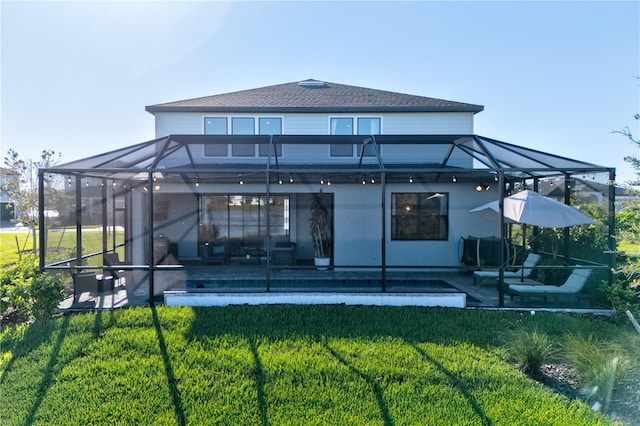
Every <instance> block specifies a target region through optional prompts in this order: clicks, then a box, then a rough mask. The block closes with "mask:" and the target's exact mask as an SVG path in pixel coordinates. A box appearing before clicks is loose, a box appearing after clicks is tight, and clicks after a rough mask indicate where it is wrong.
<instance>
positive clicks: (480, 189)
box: [476, 184, 483, 192]
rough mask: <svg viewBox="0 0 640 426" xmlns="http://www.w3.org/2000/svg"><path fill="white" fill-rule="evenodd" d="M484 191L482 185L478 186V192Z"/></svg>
mask: <svg viewBox="0 0 640 426" xmlns="http://www.w3.org/2000/svg"><path fill="white" fill-rule="evenodd" d="M482 190H483V188H482V185H480V184H477V185H476V191H478V192H480V191H482Z"/></svg>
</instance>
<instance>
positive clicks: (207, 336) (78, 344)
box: [0, 306, 640, 426]
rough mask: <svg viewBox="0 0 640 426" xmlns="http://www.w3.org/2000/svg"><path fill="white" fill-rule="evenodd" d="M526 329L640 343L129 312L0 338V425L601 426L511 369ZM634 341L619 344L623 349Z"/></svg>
mask: <svg viewBox="0 0 640 426" xmlns="http://www.w3.org/2000/svg"><path fill="white" fill-rule="evenodd" d="M516 327H527V328H530V329H533V328H536V329H537V330H539V331H541V332H544V333H547V334H549V335H550V336H551V337H553V338H560V337H561V336H563V335H564V334H565V333H569V332H571V333H573V334H577V335H588V334H591V333H593V334H595V335H596V336H600V337H603V336H612V335H620V333H623V335H625V339H624V341H626V342H628V344H629V345H630V347H633V346H634V345H635V346H636V347H640V336H637V335H633V334H632V333H631V331H626V330H625V331H622V328H621V327H616V326H614V325H612V324H609V323H605V322H601V321H595V320H589V319H584V318H578V317H572V316H568V315H559V314H542V313H538V314H537V315H535V316H532V315H529V314H520V313H513V312H495V311H475V310H447V309H424V308H375V307H348V306H253V307H251V306H234V307H225V308H165V307H159V308H155V309H151V308H133V309H125V310H119V311H114V312H98V313H92V314H83V315H75V316H66V317H63V318H58V319H56V320H54V321H45V322H42V323H35V324H32V325H29V326H18V327H12V328H8V329H5V330H4V331H3V332H2V334H1V335H0V348H1V351H0V372H1V373H2V376H1V377H0V397H1V401H2V409H1V414H0V424H2V425H3V426H9V425H27V424H28V425H31V424H41V425H51V424H56V425H58V424H62V425H64V424H68V425H78V424H108V425H112V424H132V425H138V424H144V425H147V424H154V425H156V424H158V425H176V424H178V425H182V424H187V425H203V424H225V425H260V424H262V425H267V424H269V425H309V424H317V425H362V424H366V425H370V424H371V425H377V424H380V425H454V424H455V425H490V424H491V425H534V424H536V425H538V424H549V425H550V424H553V425H571V426H573V425H596V424H598V425H600V424H602V425H604V424H611V422H610V421H609V420H608V419H606V418H605V417H603V416H601V415H599V414H596V413H593V412H592V411H591V410H590V409H589V407H588V406H587V405H585V404H583V403H581V402H579V401H577V400H569V399H568V398H566V397H563V396H560V395H557V394H553V393H552V392H551V391H549V390H548V389H546V388H544V387H541V386H540V385H538V384H536V383H534V382H532V381H530V380H528V379H527V378H526V377H525V376H524V375H523V374H521V373H520V372H519V371H517V370H515V369H514V368H512V367H511V365H510V363H509V362H508V358H509V357H508V354H507V351H506V350H505V349H504V346H503V344H504V342H505V337H506V336H507V334H508V333H509V332H510V331H511V330H513V329H515V328H516ZM625 333H628V338H627V337H626V334H625Z"/></svg>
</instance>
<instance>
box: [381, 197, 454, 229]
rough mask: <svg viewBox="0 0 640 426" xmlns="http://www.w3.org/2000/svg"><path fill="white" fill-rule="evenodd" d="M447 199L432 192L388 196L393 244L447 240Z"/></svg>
mask: <svg viewBox="0 0 640 426" xmlns="http://www.w3.org/2000/svg"><path fill="white" fill-rule="evenodd" d="M448 200H449V196H448V194H441V193H437V192H436V193H434V192H420V193H405V194H402V193H397V194H395V193H394V194H391V239H392V240H446V239H447V238H448V235H449V201H448Z"/></svg>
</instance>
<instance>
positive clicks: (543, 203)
mask: <svg viewBox="0 0 640 426" xmlns="http://www.w3.org/2000/svg"><path fill="white" fill-rule="evenodd" d="M485 210H493V211H496V212H500V205H499V203H498V200H495V201H492V202H490V203H487V204H484V205H482V206H480V207H476V208H475V209H473V210H469V211H470V212H481V211H485ZM504 217H505V218H506V219H509V220H512V221H514V222H518V223H523V224H527V225H533V226H542V227H545V228H564V227H567V226H574V225H599V223H598V222H595V221H594V220H593V219H591V218H590V217H589V216H587V215H585V214H583V213H581V212H580V211H579V210H577V209H575V208H573V207H571V206H568V205H566V204H562V203H560V202H558V201H555V200H552V199H551V198H547V197H545V196H542V195H540V194H538V193H537V192H535V191H529V190H527V191H522V192H518V193H517V194H515V195H512V196H510V197H505V199H504Z"/></svg>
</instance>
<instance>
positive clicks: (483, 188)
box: [476, 183, 491, 192]
mask: <svg viewBox="0 0 640 426" xmlns="http://www.w3.org/2000/svg"><path fill="white" fill-rule="evenodd" d="M489 188H491V186H489V185H484V184H482V183H479V184H477V185H476V191H478V192H480V191H488V190H489Z"/></svg>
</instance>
